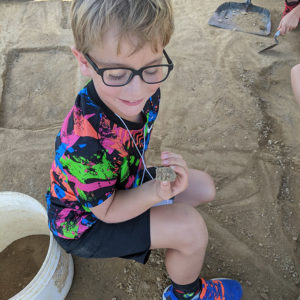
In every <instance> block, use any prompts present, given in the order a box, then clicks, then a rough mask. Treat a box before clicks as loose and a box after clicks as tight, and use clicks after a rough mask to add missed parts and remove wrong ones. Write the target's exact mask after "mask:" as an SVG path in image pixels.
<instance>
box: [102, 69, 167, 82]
mask: <svg viewBox="0 0 300 300" xmlns="http://www.w3.org/2000/svg"><path fill="white" fill-rule="evenodd" d="M168 72H169V68H168V66H157V67H150V68H147V69H145V70H143V73H142V77H143V80H144V81H145V82H146V83H158V82H161V81H163V80H164V79H165V78H166V77H167V76H168ZM131 76H132V71H131V70H127V69H112V70H105V71H104V73H103V81H104V82H105V83H106V84H108V85H122V84H126V83H127V82H128V80H129V79H130V78H131Z"/></svg>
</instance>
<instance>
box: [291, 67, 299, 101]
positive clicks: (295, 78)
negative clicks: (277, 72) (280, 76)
mask: <svg viewBox="0 0 300 300" xmlns="http://www.w3.org/2000/svg"><path fill="white" fill-rule="evenodd" d="M291 82H292V89H293V92H294V95H295V98H296V102H297V103H298V105H299V107H300V64H298V65H295V66H294V67H293V68H292V70H291Z"/></svg>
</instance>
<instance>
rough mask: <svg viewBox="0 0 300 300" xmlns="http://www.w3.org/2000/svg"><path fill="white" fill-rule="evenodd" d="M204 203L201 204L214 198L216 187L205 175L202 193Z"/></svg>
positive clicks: (210, 178)
mask: <svg viewBox="0 0 300 300" xmlns="http://www.w3.org/2000/svg"><path fill="white" fill-rule="evenodd" d="M203 198H204V199H203V200H204V201H203V202H210V201H213V200H214V199H215V198H216V187H215V183H214V181H213V179H212V177H210V176H209V175H208V174H206V188H205V191H204V197H203Z"/></svg>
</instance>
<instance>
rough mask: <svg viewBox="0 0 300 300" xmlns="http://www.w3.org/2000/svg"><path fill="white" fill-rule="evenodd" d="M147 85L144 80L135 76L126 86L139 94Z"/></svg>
mask: <svg viewBox="0 0 300 300" xmlns="http://www.w3.org/2000/svg"><path fill="white" fill-rule="evenodd" d="M145 85H146V83H145V82H144V81H143V80H142V78H141V77H140V76H138V75H135V76H133V77H132V79H131V81H130V82H129V83H128V84H127V85H126V87H127V88H128V90H132V91H134V92H139V91H140V90H141V89H143V88H144V87H145ZM137 94H138V93H137Z"/></svg>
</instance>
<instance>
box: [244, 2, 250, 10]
mask: <svg viewBox="0 0 300 300" xmlns="http://www.w3.org/2000/svg"><path fill="white" fill-rule="evenodd" d="M245 4H246V11H248V7H249V6H250V5H251V0H246V3H245Z"/></svg>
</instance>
